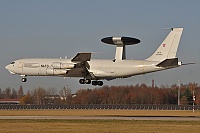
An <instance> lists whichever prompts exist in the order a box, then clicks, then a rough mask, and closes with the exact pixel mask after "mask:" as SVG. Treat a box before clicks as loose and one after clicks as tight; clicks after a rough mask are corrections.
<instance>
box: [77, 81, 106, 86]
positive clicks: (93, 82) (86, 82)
mask: <svg viewBox="0 0 200 133" xmlns="http://www.w3.org/2000/svg"><path fill="white" fill-rule="evenodd" d="M79 83H80V84H91V80H90V79H80V80H79ZM92 85H94V86H96V85H98V86H102V85H103V81H96V80H94V81H92Z"/></svg>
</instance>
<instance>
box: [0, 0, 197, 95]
mask: <svg viewBox="0 0 200 133" xmlns="http://www.w3.org/2000/svg"><path fill="white" fill-rule="evenodd" d="M199 7H200V1H199V0H191V1H182V0H167V1H162V0H151V1H146V0H108V1H99V0H34V1H30V0H17V1H16V0H1V1H0V46H1V48H0V62H1V63H0V88H2V89H5V88H6V87H11V88H16V89H18V88H19V86H20V85H23V87H24V89H25V90H28V89H33V88H35V87H39V86H40V87H44V88H48V87H54V88H57V89H58V90H60V89H62V88H63V87H64V86H65V85H68V86H69V87H70V88H71V90H72V92H75V91H76V90H78V89H80V88H93V86H87V85H79V83H78V80H79V79H78V78H67V79H63V78H57V77H28V82H27V83H21V77H20V76H17V75H14V76H13V75H10V74H9V72H7V70H5V66H6V65H7V64H9V63H10V62H12V61H13V60H16V59H19V58H26V57H28V58H29V57H53V58H59V57H63V58H64V57H65V56H67V57H69V58H71V57H73V56H74V55H76V53H77V52H100V53H96V54H93V55H92V58H104V59H113V58H114V54H115V47H113V46H111V45H106V44H103V43H101V41H100V40H101V38H103V37H107V36H131V37H136V38H138V39H140V40H141V43H140V44H137V45H134V46H128V48H127V58H128V59H131V58H133V59H145V58H147V57H149V56H150V55H151V54H152V53H153V52H154V51H155V50H156V49H157V47H158V46H159V45H160V43H161V42H162V41H163V39H164V38H165V37H166V35H167V34H168V33H169V31H168V30H162V28H171V27H183V28H184V31H183V35H182V38H181V43H180V46H179V49H178V53H177V56H178V57H179V60H181V61H183V62H185V63H187V62H197V64H196V65H190V66H183V67H181V68H176V69H172V70H167V71H162V72H157V73H151V74H147V75H141V76H135V77H131V78H127V79H117V80H113V81H110V82H108V81H105V85H132V84H133V85H135V84H137V83H146V84H148V85H151V81H152V80H153V79H154V80H155V84H156V85H158V86H160V85H171V84H175V83H177V80H181V82H182V83H183V84H186V83H189V82H197V83H200V70H199V69H200V64H199V63H200V58H199V57H200V53H199V51H200V44H199V32H200V17H199V12H200V8H199Z"/></svg>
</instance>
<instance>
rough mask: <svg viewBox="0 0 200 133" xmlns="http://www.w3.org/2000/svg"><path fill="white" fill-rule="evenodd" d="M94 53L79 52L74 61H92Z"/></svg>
mask: <svg viewBox="0 0 200 133" xmlns="http://www.w3.org/2000/svg"><path fill="white" fill-rule="evenodd" d="M91 54H92V53H78V54H77V55H76V56H75V57H74V58H72V60H71V61H72V62H86V61H90V59H91Z"/></svg>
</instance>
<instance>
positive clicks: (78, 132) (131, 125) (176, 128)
mask: <svg viewBox="0 0 200 133" xmlns="http://www.w3.org/2000/svg"><path fill="white" fill-rule="evenodd" d="M0 115H1V116H200V111H196V112H195V113H192V111H166V110H161V111H159V110H0ZM4 132H14V133H18V132H20V133H21V132H29V133H41V132H42V133H49V132H61V133H62V132H70V133H94V132H97V133H102V132H103V133H121V132H123V133H134V132H149V133H157V132H158V133H177V132H180V133H188V132H192V133H198V132H200V121H136V120H128V121H126V120H0V133H4Z"/></svg>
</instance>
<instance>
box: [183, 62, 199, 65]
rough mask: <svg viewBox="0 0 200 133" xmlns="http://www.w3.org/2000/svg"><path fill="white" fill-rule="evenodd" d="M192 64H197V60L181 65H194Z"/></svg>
mask: <svg viewBox="0 0 200 133" xmlns="http://www.w3.org/2000/svg"><path fill="white" fill-rule="evenodd" d="M192 64H196V62H190V63H184V64H181V65H192Z"/></svg>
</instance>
